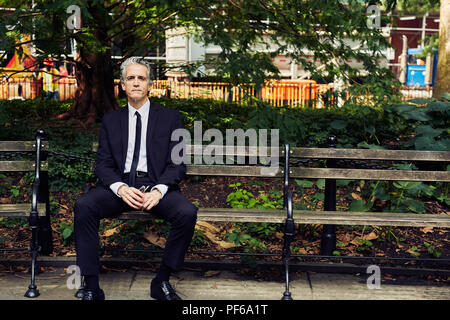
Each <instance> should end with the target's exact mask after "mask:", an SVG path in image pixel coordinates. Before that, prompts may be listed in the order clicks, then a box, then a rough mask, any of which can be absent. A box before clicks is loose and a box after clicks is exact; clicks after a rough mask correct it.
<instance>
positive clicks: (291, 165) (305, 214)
mask: <svg viewBox="0 0 450 320" xmlns="http://www.w3.org/2000/svg"><path fill="white" fill-rule="evenodd" d="M336 144H337V140H336V138H335V137H334V136H331V137H329V138H328V148H301V147H293V148H290V146H289V144H285V145H284V148H280V149H278V154H279V157H280V166H279V167H278V169H277V170H275V171H273V170H262V169H263V168H266V169H267V166H261V165H234V164H233V165H226V164H223V165H205V164H190V165H187V175H192V176H236V177H260V178H273V179H282V182H283V197H284V208H283V209H282V210H276V209H267V210H265V209H237V208H199V210H198V213H197V220H198V221H217V222H256V223H262V222H267V223H281V224H284V246H283V250H282V260H283V264H284V268H285V286H286V289H285V292H284V294H283V297H282V299H286V300H289V299H291V294H290V292H289V260H290V257H291V251H290V244H291V241H292V239H293V236H294V233H295V224H321V225H323V226H324V227H323V233H322V241H321V253H322V254H323V255H329V256H331V255H332V253H333V251H334V250H335V248H336V235H335V228H336V225H368V226H407V227H450V215H449V214H413V213H406V212H405V213H398V212H351V211H336V180H337V179H345V180H381V181H421V182H427V181H428V182H430V181H431V182H433V181H434V182H438V181H439V182H450V171H445V166H444V164H445V163H448V162H450V152H448V151H416V150H374V149H341V148H339V149H338V148H336ZM205 147H206V146H202V147H200V148H199V147H196V146H190V145H188V146H186V151H187V152H186V153H187V154H188V155H190V156H196V155H202V154H204V149H205ZM216 150H217V149H216ZM94 151H96V144H95V145H94ZM270 151H271V150H270V148H267V149H266V150H264V151H263V152H262V154H265V155H268V156H269V155H270ZM259 152H261V151H260V149H259V148H256V151H255V149H251V147H246V148H245V150H244V152H243V153H242V151H239V150H238V148H236V147H235V149H234V150H232V151H229V150H226V148H224V149H223V155H225V156H228V157H229V156H232V157H234V156H245V157H247V161H248V157H249V156H250V155H254V154H260V153H259ZM311 160H315V162H324V163H325V166H326V167H325V168H323V167H322V168H320V167H318V166H317V164H316V165H314V166H315V167H306V166H305V164H308V162H310V161H311ZM341 160H344V161H359V162H360V163H366V164H367V163H368V164H370V165H371V167H369V168H365V169H358V168H354V164H353V163H352V164H351V167H350V168H349V167H348V165H347V167H339V165H340V163H339V162H340V161H341ZM374 161H375V163H374ZM382 161H387V162H389V163H392V162H404V161H407V162H420V163H422V164H423V163H425V162H431V163H440V167H441V168H443V169H434V170H426V171H424V170H392V169H378V168H375V167H376V166H379V164H377V162H382ZM374 164H375V166H374ZM322 166H323V165H322ZM433 168H434V167H433ZM290 179H312V180H317V179H325V199H324V210H321V211H311V210H294V209H293V204H292V194H291V191H290V186H289V181H290ZM118 218H119V219H124V220H128V219H153V217H152V215H151V214H148V213H142V212H139V211H129V212H124V213H122V214H121V215H120V216H119V217H118Z"/></svg>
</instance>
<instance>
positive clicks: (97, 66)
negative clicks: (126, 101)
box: [70, 50, 118, 126]
mask: <svg viewBox="0 0 450 320" xmlns="http://www.w3.org/2000/svg"><path fill="white" fill-rule="evenodd" d="M113 74H114V72H113V69H112V60H111V55H110V53H109V54H108V53H105V54H102V53H89V54H85V53H83V50H80V52H79V55H78V58H77V73H76V78H77V82H78V87H77V91H76V92H75V101H74V104H73V106H72V109H71V111H70V114H71V116H72V117H74V118H76V119H79V120H81V121H82V122H83V123H84V124H85V125H86V126H89V125H91V124H93V123H94V122H98V121H100V120H101V119H102V117H103V116H104V115H105V114H106V113H107V112H110V111H113V110H115V109H117V108H118V105H117V101H116V98H115V96H114V79H113V78H114V77H112V75H113Z"/></svg>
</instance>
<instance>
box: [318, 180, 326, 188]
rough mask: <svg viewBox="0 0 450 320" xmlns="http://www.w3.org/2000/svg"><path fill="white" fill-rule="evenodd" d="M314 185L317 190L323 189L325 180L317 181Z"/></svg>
mask: <svg viewBox="0 0 450 320" xmlns="http://www.w3.org/2000/svg"><path fill="white" fill-rule="evenodd" d="M316 185H317V188H319V189H325V179H317V181H316Z"/></svg>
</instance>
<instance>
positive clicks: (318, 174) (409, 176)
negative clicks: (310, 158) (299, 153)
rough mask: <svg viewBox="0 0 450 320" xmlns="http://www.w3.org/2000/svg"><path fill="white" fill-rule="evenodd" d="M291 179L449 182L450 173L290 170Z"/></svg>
mask: <svg viewBox="0 0 450 320" xmlns="http://www.w3.org/2000/svg"><path fill="white" fill-rule="evenodd" d="M289 172H290V174H289V176H290V177H291V178H305V179H306V178H310V179H319V178H323V179H327V178H328V179H349V180H390V181H396V180H397V181H443V182H449V181H450V171H420V170H375V169H342V168H336V169H334V168H290V170H289Z"/></svg>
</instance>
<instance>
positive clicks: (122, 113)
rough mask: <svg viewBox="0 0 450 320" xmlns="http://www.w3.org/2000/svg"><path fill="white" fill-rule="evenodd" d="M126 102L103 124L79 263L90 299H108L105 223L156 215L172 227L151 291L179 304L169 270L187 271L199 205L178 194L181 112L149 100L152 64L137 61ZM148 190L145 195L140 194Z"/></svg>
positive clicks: (81, 218)
mask: <svg viewBox="0 0 450 320" xmlns="http://www.w3.org/2000/svg"><path fill="white" fill-rule="evenodd" d="M120 71H121V86H122V89H123V90H124V91H125V93H126V95H127V97H128V105H127V106H126V107H123V108H120V109H119V110H116V111H113V112H110V113H108V114H106V115H105V116H104V118H103V120H102V126H101V131H100V134H99V146H98V152H97V163H96V170H95V173H96V175H97V177H98V179H99V183H97V185H96V186H95V187H94V188H91V189H90V190H89V192H87V193H85V194H83V195H82V196H81V197H80V198H79V199H78V200H77V201H76V203H75V209H74V212H75V214H74V224H75V246H76V251H77V265H78V266H79V267H80V269H81V275H83V276H85V280H86V290H85V293H84V295H83V299H84V300H102V299H104V297H105V296H104V292H103V290H101V289H100V286H99V277H98V274H99V255H98V250H99V237H98V228H99V221H100V219H102V218H105V217H114V216H117V215H118V214H120V213H121V212H124V211H128V210H133V209H135V210H141V209H142V210H145V211H150V212H151V213H152V214H154V215H155V216H157V217H160V218H163V219H166V220H168V221H170V222H171V230H170V233H169V237H168V239H167V242H166V245H165V249H164V255H163V258H162V262H161V265H160V267H159V269H158V271H157V274H156V277H155V278H154V279H153V280H152V282H151V286H150V296H151V297H152V298H154V299H158V300H179V299H180V297H179V296H178V295H177V294H176V293H175V291H174V289H173V288H172V286H171V285H170V283H169V277H170V273H171V272H173V271H178V270H180V269H181V268H182V265H183V262H184V256H185V253H186V250H187V247H188V246H189V244H190V242H191V240H192V236H193V233H194V227H195V223H196V219H197V207H195V206H194V205H193V204H192V203H190V202H189V201H188V200H187V199H186V198H185V197H183V195H182V194H181V192H180V189H179V187H178V183H179V182H180V181H181V179H182V178H183V177H184V176H185V173H186V166H185V165H184V164H175V163H174V162H173V161H172V159H171V151H172V149H173V147H174V146H175V145H176V144H177V143H179V142H180V141H172V140H171V135H172V132H173V131H174V130H176V129H178V128H181V117H180V114H179V113H178V111H175V110H170V109H166V108H163V107H161V106H159V105H157V104H155V103H151V102H150V101H149V99H148V97H147V95H148V91H149V89H150V86H151V78H150V66H149V65H148V63H147V62H146V61H145V60H143V59H140V58H137V57H132V58H129V59H127V60H126V61H124V62H123V63H122V65H121V67H120ZM142 187H143V188H147V190H146V191H144V192H143V191H142V189H141V190H139V189H140V188H142Z"/></svg>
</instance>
